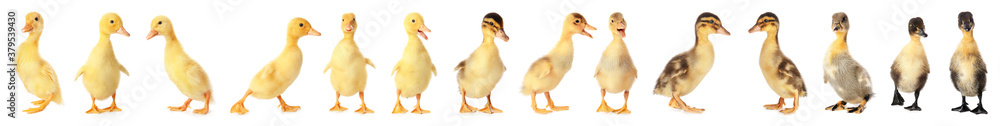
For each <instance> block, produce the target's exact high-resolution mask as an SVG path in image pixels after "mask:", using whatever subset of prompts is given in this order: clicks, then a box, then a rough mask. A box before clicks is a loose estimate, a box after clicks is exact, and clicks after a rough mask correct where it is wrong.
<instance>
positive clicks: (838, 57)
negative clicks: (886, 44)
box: [823, 12, 872, 114]
mask: <svg viewBox="0 0 1000 126" xmlns="http://www.w3.org/2000/svg"><path fill="white" fill-rule="evenodd" d="M832 27H833V32H834V33H836V35H837V40H834V41H833V43H832V44H830V49H829V50H828V51H827V52H826V58H824V59H823V60H824V61H823V82H825V83H829V84H830V86H832V87H833V90H835V91H837V95H839V96H840V98H842V99H843V100H841V101H839V102H837V104H834V105H831V106H830V107H826V110H832V111H839V110H844V105H846V104H847V103H851V104H858V107H850V108H847V110H848V111H847V112H848V113H855V114H861V112H862V111H864V110H865V104H867V103H868V100H869V99H870V98H871V96H872V83H871V78H870V77H868V71H867V70H865V68H864V67H862V66H861V64H859V63H858V62H857V61H855V60H854V58H851V54H850V52H848V50H847V30H848V29H850V24H849V22H848V20H847V14H845V13H844V12H839V13H835V14H833V24H832Z"/></svg>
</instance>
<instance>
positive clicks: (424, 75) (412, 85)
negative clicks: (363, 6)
mask: <svg viewBox="0 0 1000 126" xmlns="http://www.w3.org/2000/svg"><path fill="white" fill-rule="evenodd" d="M404 19H406V20H405V22H404V23H403V27H405V28H406V35H407V36H408V37H409V38H410V41H409V42H407V43H406V48H405V49H404V50H403V57H402V58H401V59H399V62H397V63H396V66H393V67H392V74H393V75H395V76H396V107H395V108H393V109H392V113H393V114H400V113H406V108H403V104H402V103H400V101H399V97H404V98H409V97H414V96H416V97H417V105H416V106H414V107H413V111H412V113H418V114H426V113H430V112H431V111H428V110H424V109H421V108H420V94H421V93H422V92H424V90H426V89H427V84H429V83H430V81H431V74H434V76H437V69H436V68H435V67H434V63H431V56H430V54H427V49H426V48H424V43H423V42H421V41H420V38H418V37H417V36H418V35H419V37H422V38H424V39H427V35H426V34H424V32H431V30H430V29H428V28H427V26H424V17H423V16H420V14H419V13H416V12H414V13H410V14H408V15H406V18H404Z"/></svg>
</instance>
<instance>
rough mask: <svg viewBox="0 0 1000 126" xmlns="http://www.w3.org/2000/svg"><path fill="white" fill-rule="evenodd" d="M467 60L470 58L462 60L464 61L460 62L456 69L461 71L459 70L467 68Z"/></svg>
mask: <svg viewBox="0 0 1000 126" xmlns="http://www.w3.org/2000/svg"><path fill="white" fill-rule="evenodd" d="M465 61H468V60H462V62H458V65H456V66H455V70H454V71H459V70H462V69H465Z"/></svg>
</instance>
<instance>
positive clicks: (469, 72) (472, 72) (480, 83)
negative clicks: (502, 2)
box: [455, 12, 510, 114]
mask: <svg viewBox="0 0 1000 126" xmlns="http://www.w3.org/2000/svg"><path fill="white" fill-rule="evenodd" d="M482 28H483V44H481V45H479V48H476V51H474V52H472V54H470V55H469V58H466V59H465V60H462V62H459V63H458V66H455V70H456V71H458V77H457V80H458V87H459V91H461V93H462V109H461V110H460V111H459V112H460V113H469V112H476V108H475V107H472V106H469V104H467V103H466V102H465V97H470V98H482V97H486V107H483V109H480V110H479V111H480V112H485V113H490V114H493V113H501V112H503V111H501V110H500V109H497V108H494V107H493V102H492V100H490V95H491V94H492V93H490V92H491V91H493V88H494V87H496V85H497V82H500V77H502V76H503V72H504V71H507V67H505V66H504V65H503V61H501V60H500V51H499V50H498V49H497V45H496V44H495V43H493V39H494V38H500V39H501V40H503V41H504V42H507V40H509V39H510V38H509V37H507V33H506V32H504V30H503V18H501V17H500V14H497V13H495V12H494V13H488V14H486V16H485V17H483V23H482Z"/></svg>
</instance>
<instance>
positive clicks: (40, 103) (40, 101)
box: [31, 99, 45, 105]
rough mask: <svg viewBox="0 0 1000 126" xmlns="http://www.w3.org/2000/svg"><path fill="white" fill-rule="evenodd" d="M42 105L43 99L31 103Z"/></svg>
mask: <svg viewBox="0 0 1000 126" xmlns="http://www.w3.org/2000/svg"><path fill="white" fill-rule="evenodd" d="M42 103H45V99H42V100H38V101H32V102H31V104H32V105H42Z"/></svg>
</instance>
